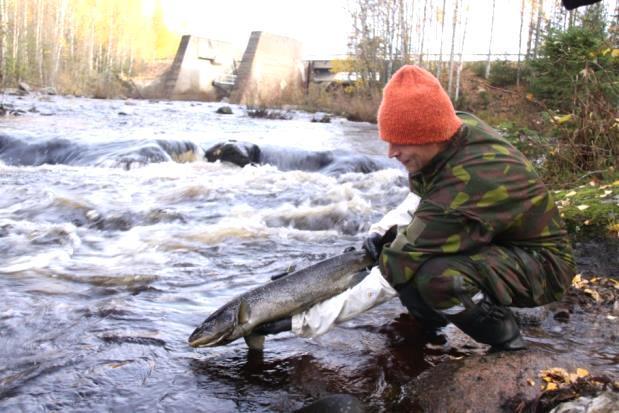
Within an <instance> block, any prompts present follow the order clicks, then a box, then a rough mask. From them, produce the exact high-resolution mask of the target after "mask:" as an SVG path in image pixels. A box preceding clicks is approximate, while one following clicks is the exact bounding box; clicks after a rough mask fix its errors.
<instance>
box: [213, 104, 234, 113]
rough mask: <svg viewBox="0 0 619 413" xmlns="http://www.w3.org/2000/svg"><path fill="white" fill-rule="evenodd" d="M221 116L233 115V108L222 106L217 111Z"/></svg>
mask: <svg viewBox="0 0 619 413" xmlns="http://www.w3.org/2000/svg"><path fill="white" fill-rule="evenodd" d="M215 113H218V114H220V115H232V108H231V107H230V106H222V107H220V108H219V109H217V110H216V111H215Z"/></svg>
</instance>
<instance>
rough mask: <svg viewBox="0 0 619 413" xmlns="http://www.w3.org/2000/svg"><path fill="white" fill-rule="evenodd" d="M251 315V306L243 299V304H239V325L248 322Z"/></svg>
mask: <svg viewBox="0 0 619 413" xmlns="http://www.w3.org/2000/svg"><path fill="white" fill-rule="evenodd" d="M249 315H250V310H249V306H248V305H247V303H245V301H241V305H239V313H238V315H237V319H238V322H239V325H243V324H245V323H247V322H248V321H249Z"/></svg>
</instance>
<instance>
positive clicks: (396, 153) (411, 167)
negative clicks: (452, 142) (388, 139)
mask: <svg viewBox="0 0 619 413" xmlns="http://www.w3.org/2000/svg"><path fill="white" fill-rule="evenodd" d="M444 147H445V142H435V143H425V144H423V145H404V144H397V143H389V152H388V154H389V157H390V158H396V159H397V160H398V161H400V163H401V164H402V165H404V167H405V168H406V169H407V170H408V172H410V173H414V172H417V171H419V170H421V169H422V168H423V167H424V166H426V165H427V164H428V163H430V161H431V160H432V158H434V157H435V156H436V155H437V154H438V153H439V152H441V151H442V150H443V148H444Z"/></svg>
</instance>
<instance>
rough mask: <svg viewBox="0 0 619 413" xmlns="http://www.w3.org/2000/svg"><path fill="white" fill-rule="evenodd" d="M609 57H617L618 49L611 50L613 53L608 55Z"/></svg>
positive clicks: (618, 55) (618, 54)
mask: <svg viewBox="0 0 619 413" xmlns="http://www.w3.org/2000/svg"><path fill="white" fill-rule="evenodd" d="M610 55H611V56H612V57H619V49H613V51H612V52H611V53H610Z"/></svg>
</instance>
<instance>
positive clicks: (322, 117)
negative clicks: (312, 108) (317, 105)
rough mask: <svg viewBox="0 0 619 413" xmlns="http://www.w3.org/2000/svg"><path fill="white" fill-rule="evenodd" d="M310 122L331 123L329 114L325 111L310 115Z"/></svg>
mask: <svg viewBox="0 0 619 413" xmlns="http://www.w3.org/2000/svg"><path fill="white" fill-rule="evenodd" d="M312 123H331V116H329V115H327V114H326V113H316V114H314V116H313V117H312Z"/></svg>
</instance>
